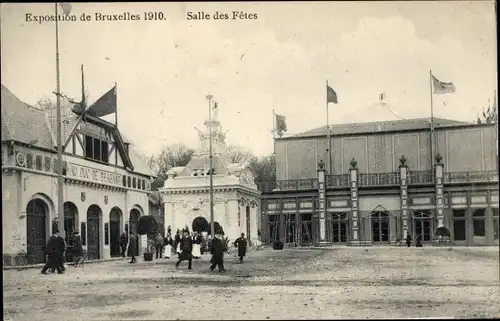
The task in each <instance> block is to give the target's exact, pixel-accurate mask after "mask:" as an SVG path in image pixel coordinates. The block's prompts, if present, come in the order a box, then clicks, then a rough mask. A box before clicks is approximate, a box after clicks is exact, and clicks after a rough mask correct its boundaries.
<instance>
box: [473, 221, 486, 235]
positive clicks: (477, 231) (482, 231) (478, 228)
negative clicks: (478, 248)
mask: <svg viewBox="0 0 500 321" xmlns="http://www.w3.org/2000/svg"><path fill="white" fill-rule="evenodd" d="M484 223H485V222H484V219H479V220H474V221H473V227H474V236H486V228H485V224H484Z"/></svg>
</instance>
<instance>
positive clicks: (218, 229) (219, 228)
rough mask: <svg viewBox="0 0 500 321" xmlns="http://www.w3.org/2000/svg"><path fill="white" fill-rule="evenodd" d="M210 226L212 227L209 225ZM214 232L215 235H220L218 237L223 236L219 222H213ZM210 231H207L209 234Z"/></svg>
mask: <svg viewBox="0 0 500 321" xmlns="http://www.w3.org/2000/svg"><path fill="white" fill-rule="evenodd" d="M210 226H212V225H211V224H210ZM210 229H211V227H210ZM214 230H215V234H220V235H224V234H225V233H224V229H223V228H222V226H221V225H220V224H219V222H217V221H215V222H214ZM211 231H212V230H210V231H209V233H211Z"/></svg>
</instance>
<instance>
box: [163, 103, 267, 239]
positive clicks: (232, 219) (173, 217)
mask: <svg viewBox="0 0 500 321" xmlns="http://www.w3.org/2000/svg"><path fill="white" fill-rule="evenodd" d="M214 112H215V115H214V117H213V118H212V120H211V121H206V122H205V125H206V130H199V129H198V134H199V138H200V140H199V146H198V149H197V150H196V152H195V153H194V155H193V156H192V158H191V160H190V161H189V163H188V164H187V165H186V166H184V167H174V168H172V169H171V170H169V171H168V172H167V174H168V179H167V180H166V181H165V186H164V188H162V189H160V192H161V193H162V195H163V197H162V200H163V202H164V210H165V215H164V217H165V223H164V226H166V227H167V228H168V226H170V227H171V229H172V232H173V233H175V232H176V230H177V229H180V230H182V229H183V228H184V227H185V226H187V227H188V228H189V229H190V230H191V228H192V223H193V221H194V220H195V219H196V218H198V217H202V218H204V219H206V220H207V221H208V222H210V193H209V186H210V181H209V176H210V174H209V171H210V163H209V156H210V150H209V148H210V146H209V145H210V144H209V140H210V134H209V132H210V127H211V133H212V143H213V144H212V145H213V146H212V150H213V153H212V160H213V162H212V165H213V168H212V169H211V170H212V178H213V203H214V218H215V220H214V221H215V222H218V223H219V224H220V225H221V226H222V228H223V230H224V232H225V236H227V237H228V238H229V239H232V240H234V239H236V238H237V237H239V236H240V234H241V233H245V235H246V237H247V239H248V240H249V241H251V242H255V241H256V240H257V239H258V230H259V227H260V226H259V223H260V219H259V218H260V207H259V205H260V192H259V191H258V189H257V186H256V184H255V176H254V174H253V171H252V170H251V168H250V167H249V166H248V165H247V164H245V163H232V162H231V160H230V159H229V157H228V155H227V152H226V151H227V148H226V144H225V132H224V131H223V130H222V127H221V125H220V122H219V121H218V119H217V110H214Z"/></svg>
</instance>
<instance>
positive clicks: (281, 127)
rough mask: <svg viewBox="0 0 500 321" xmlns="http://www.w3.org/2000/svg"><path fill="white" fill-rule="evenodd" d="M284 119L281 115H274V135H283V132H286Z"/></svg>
mask: <svg viewBox="0 0 500 321" xmlns="http://www.w3.org/2000/svg"><path fill="white" fill-rule="evenodd" d="M286 131H287V128H286V117H285V116H283V115H278V114H276V133H277V134H278V135H279V136H282V135H283V132H286Z"/></svg>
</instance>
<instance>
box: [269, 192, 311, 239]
mask: <svg viewBox="0 0 500 321" xmlns="http://www.w3.org/2000/svg"><path fill="white" fill-rule="evenodd" d="M312 202H313V207H312V213H311V214H309V215H311V220H307V221H303V220H302V215H303V214H302V213H300V211H299V208H300V206H299V204H300V198H299V197H296V198H295V203H296V206H295V213H294V212H286V213H283V204H284V202H283V197H280V198H279V199H278V202H277V204H278V205H277V207H276V213H275V214H274V215H273V216H274V219H273V221H272V224H271V231H272V233H271V239H270V241H271V243H273V242H276V241H277V240H282V241H283V243H285V244H294V245H295V246H300V245H312V244H313V243H314V240H313V236H312V233H311V229H310V228H309V224H311V226H312V225H313V222H314V213H315V208H316V206H315V198H313V201H312ZM282 220H283V225H282ZM281 226H282V227H283V228H280V227H281ZM283 231H284V232H285V233H284V235H281V234H282V232H283ZM304 236H305V237H304Z"/></svg>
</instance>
